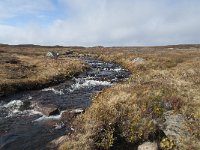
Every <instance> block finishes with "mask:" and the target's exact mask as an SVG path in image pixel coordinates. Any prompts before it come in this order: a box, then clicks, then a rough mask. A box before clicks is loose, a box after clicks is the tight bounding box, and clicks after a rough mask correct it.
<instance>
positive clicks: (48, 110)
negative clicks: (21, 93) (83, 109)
mask: <svg viewBox="0 0 200 150" xmlns="http://www.w3.org/2000/svg"><path fill="white" fill-rule="evenodd" d="M32 107H33V109H34V110H35V111H39V112H41V113H42V114H44V115H46V116H53V115H58V114H60V110H59V109H58V107H57V106H55V105H53V104H40V103H37V102H33V103H32Z"/></svg>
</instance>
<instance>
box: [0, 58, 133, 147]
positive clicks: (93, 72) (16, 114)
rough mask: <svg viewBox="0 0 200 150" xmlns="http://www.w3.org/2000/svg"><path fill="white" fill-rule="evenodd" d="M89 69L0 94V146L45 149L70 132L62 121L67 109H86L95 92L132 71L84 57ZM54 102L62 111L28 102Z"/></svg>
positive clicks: (66, 124) (123, 78) (69, 128)
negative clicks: (55, 81) (45, 84)
mask: <svg viewBox="0 0 200 150" xmlns="http://www.w3.org/2000/svg"><path fill="white" fill-rule="evenodd" d="M83 59H84V61H85V62H86V63H87V64H88V65H89V66H90V69H89V70H87V71H86V72H84V73H81V74H80V75H78V76H77V77H74V78H72V79H70V80H67V81H65V82H63V83H60V84H58V85H56V86H51V87H48V88H44V89H41V90H32V91H25V92H18V93H16V94H14V95H10V96H7V97H4V98H1V97H0V149H1V150H44V149H47V148H46V145H47V144H48V143H49V142H50V141H52V140H54V139H56V138H58V137H60V136H62V135H65V134H66V133H68V132H70V130H72V128H71V127H70V123H63V122H62V121H60V120H61V116H62V112H64V111H65V110H75V109H83V110H84V109H85V108H87V107H89V106H90V104H91V99H92V96H93V95H94V94H95V93H96V92H99V91H101V90H103V89H104V88H107V87H110V86H111V85H113V84H115V83H117V82H122V81H124V80H127V78H128V77H129V75H130V74H129V72H128V71H126V70H125V69H123V68H121V67H120V66H119V65H117V64H114V63H107V62H103V61H98V60H94V59H91V58H83ZM28 102H39V103H42V104H43V105H47V104H53V105H55V106H57V107H58V108H59V110H60V112H61V113H60V114H57V115H54V116H49V117H48V116H45V115H44V114H42V113H41V112H39V111H35V110H33V108H31V107H29V106H28V105H27V106H26V104H27V103H28Z"/></svg>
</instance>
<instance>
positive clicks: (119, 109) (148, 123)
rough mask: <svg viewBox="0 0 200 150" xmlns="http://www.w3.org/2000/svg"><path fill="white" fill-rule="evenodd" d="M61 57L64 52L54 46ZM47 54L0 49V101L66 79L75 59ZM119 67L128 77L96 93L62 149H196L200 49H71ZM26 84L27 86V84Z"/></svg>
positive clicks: (76, 68) (199, 138) (76, 66)
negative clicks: (147, 145)
mask: <svg viewBox="0 0 200 150" xmlns="http://www.w3.org/2000/svg"><path fill="white" fill-rule="evenodd" d="M52 49H53V50H55V51H58V52H60V53H63V54H64V53H65V52H66V51H68V50H71V49H70V48H52ZM49 50H50V51H51V48H42V47H15V46H2V47H1V48H0V54H1V56H0V57H1V59H0V79H1V81H0V93H1V95H5V94H8V93H10V92H16V91H17V90H22V89H23V90H26V89H29V87H32V86H33V87H34V85H38V86H36V87H40V86H41V85H46V84H49V83H51V82H54V81H55V79H58V80H60V79H62V78H64V77H65V78H66V77H70V76H72V75H74V74H76V73H78V72H80V71H82V70H83V68H84V67H85V66H84V65H83V63H81V62H80V61H79V60H76V59H72V58H62V57H61V58H60V59H58V60H57V61H52V60H51V59H46V58H45V54H46V52H47V51H49ZM72 51H73V53H75V54H77V55H79V56H80V55H81V56H85V55H87V56H88V55H89V56H92V57H94V58H96V59H99V60H103V61H110V62H114V63H117V64H120V65H121V66H123V67H124V68H126V69H128V70H129V71H130V72H131V73H132V76H131V77H130V78H129V80H128V81H126V82H123V83H119V84H116V85H114V86H112V87H110V88H108V89H105V90H103V91H102V92H100V93H98V94H97V95H96V96H95V97H94V99H93V102H92V104H91V106H90V107H89V108H88V109H87V110H86V111H85V113H84V114H82V115H79V116H78V117H77V118H76V119H75V121H74V123H73V125H74V132H73V133H72V134H71V135H68V136H66V137H65V139H64V142H62V143H61V145H60V148H59V149H60V150H64V149H77V150H78V149H124V148H126V149H137V146H138V145H139V144H142V143H143V142H146V141H151V142H156V143H157V145H158V147H159V148H160V149H162V150H172V149H181V150H182V149H183V150H184V149H194V150H195V149H197V150H198V149H200V144H199V143H200V119H199V118H200V46H199V45H177V46H165V47H113V48H111V47H110V48H104V47H91V48H73V49H72ZM29 85H31V86H29Z"/></svg>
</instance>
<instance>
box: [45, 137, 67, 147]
mask: <svg viewBox="0 0 200 150" xmlns="http://www.w3.org/2000/svg"><path fill="white" fill-rule="evenodd" d="M67 139H68V136H67V135H65V136H61V137H59V138H57V139H55V140H53V141H51V142H49V143H48V144H47V148H48V149H50V150H55V149H57V148H58V147H59V146H60V145H61V144H62V143H64V142H65V141H66V140H67Z"/></svg>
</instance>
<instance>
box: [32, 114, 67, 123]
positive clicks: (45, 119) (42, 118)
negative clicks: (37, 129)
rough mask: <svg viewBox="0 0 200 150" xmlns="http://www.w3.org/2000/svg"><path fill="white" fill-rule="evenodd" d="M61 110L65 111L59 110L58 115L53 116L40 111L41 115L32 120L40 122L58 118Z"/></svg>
mask: <svg viewBox="0 0 200 150" xmlns="http://www.w3.org/2000/svg"><path fill="white" fill-rule="evenodd" d="M63 112H65V111H61V112H60V114H59V115H55V116H46V115H44V114H42V113H40V114H41V115H42V116H41V117H40V118H38V119H36V120H34V121H35V122H40V121H47V120H59V119H60V118H61V116H62V113H63Z"/></svg>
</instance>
